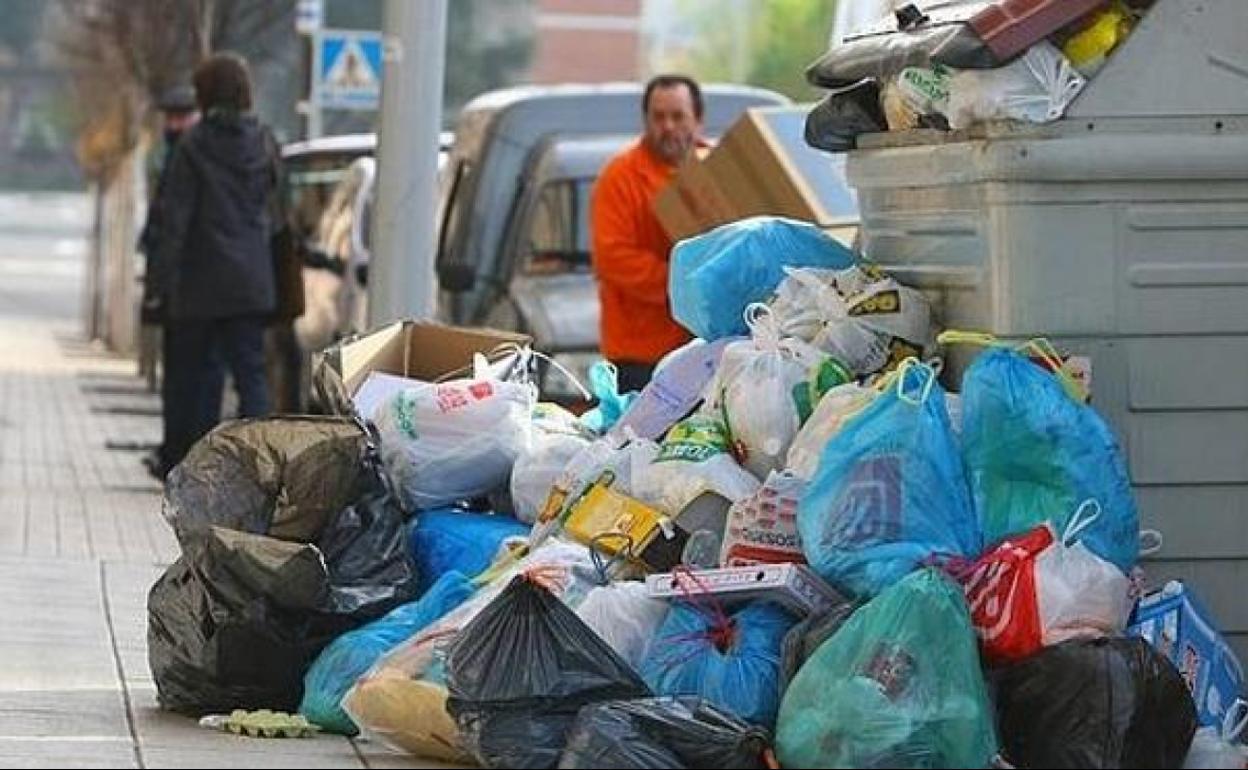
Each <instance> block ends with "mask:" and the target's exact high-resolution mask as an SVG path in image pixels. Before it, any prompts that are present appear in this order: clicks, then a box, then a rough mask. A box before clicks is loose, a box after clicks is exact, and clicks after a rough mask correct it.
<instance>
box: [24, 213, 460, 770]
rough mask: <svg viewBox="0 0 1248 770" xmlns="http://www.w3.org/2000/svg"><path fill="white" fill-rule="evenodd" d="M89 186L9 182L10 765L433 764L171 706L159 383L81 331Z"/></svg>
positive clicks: (170, 542)
mask: <svg viewBox="0 0 1248 770" xmlns="http://www.w3.org/2000/svg"><path fill="white" fill-rule="evenodd" d="M88 212H89V207H88V203H87V200H86V198H85V196H82V197H78V196H73V197H66V196H54V197H25V196H20V197H19V196H10V195H0V767H71V768H77V767H152V768H157V767H259V766H265V767H312V768H320V767H352V768H358V767H382V768H390V767H395V768H397V767H438V766H439V765H431V764H414V763H413V762H412V761H411V760H410V759H409V758H406V757H402V756H398V755H394V754H391V753H390V752H388V751H387V750H386V749H385V748H384V747H381V746H378V745H376V744H370V743H368V742H365V741H349V740H346V739H343V738H336V737H330V736H320V737H317V738H315V739H309V740H267V741H266V740H261V739H250V738H240V737H236V736H231V735H226V734H223V733H217V732H212V731H208V730H205V729H202V728H200V727H198V725H197V724H196V723H195V722H194V720H191V719H188V718H185V717H181V716H177V715H173V714H169V713H166V712H162V711H160V710H159V709H158V708H157V705H156V697H155V696H156V692H155V688H154V686H153V684H152V681H151V676H150V674H149V672H148V667H147V649H146V633H147V615H146V600H147V591H148V589H149V587H150V586H151V584H152V583H153V582H154V581H155V580H156V578H157V577H158V576H159V575H160V574H161V572H162V571H163V569H164V567H165V566H166V565H168V564H169V563H170V562H171V561H172V560H173V559H174V558H176V555H177V544H176V541H175V540H174V538H173V535H172V532H171V531H170V529H169V528H168V526H167V525H166V524H165V522H164V520H163V519H162V518H161V515H160V490H159V487H158V486H157V485H156V484H155V482H153V481H152V480H151V479H150V477H148V476H147V474H146V472H145V471H144V470H143V467H142V465H141V464H140V457H141V456H142V451H141V450H137V449H134V448H129V449H125V448H112V449H110V448H109V447H110V446H114V447H124V446H130V447H135V446H142V445H144V444H152V443H154V442H155V441H156V440H157V439H158V437H159V425H160V423H159V400H158V399H157V398H156V397H155V396H154V395H152V394H150V393H148V392H147V390H146V388H145V386H144V383H143V382H142V380H140V378H139V377H138V376H137V373H136V367H135V364H134V362H133V361H131V360H122V359H118V358H116V357H114V356H111V355H109V354H107V353H106V352H105V351H103V350H101V349H100V348H98V347H95V346H91V345H87V344H85V343H84V342H83V341H82V337H81V333H80V330H81V326H82V325H81V321H80V318H79V313H80V309H79V303H80V301H81V297H82V274H83V270H82V260H83V256H82V255H83V251H84V248H85V246H84V234H85V232H86V215H87V214H88Z"/></svg>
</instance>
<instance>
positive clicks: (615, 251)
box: [590, 75, 703, 392]
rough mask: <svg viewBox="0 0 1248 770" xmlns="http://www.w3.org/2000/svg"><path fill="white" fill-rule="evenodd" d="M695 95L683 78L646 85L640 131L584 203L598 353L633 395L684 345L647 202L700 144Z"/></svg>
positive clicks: (661, 235)
mask: <svg viewBox="0 0 1248 770" xmlns="http://www.w3.org/2000/svg"><path fill="white" fill-rule="evenodd" d="M702 109H703V104H702V90H701V89H700V88H699V87H698V84H697V83H696V82H695V81H694V80H693V79H692V78H688V77H685V76H683V75H660V76H658V77H656V78H654V79H652V80H651V81H650V82H649V83H647V84H646V90H645V95H644V96H642V100H641V110H642V114H643V115H644V117H645V132H644V133H643V134H642V135H641V137H640V138H639V139H638V140H637V141H636V142H634V143H633V144H631V145H629V147H628V148H626V149H625V150H623V151H622V152H621V153H620V154H619V155H616V156H615V157H614V158H612V159H611V161H610V162H609V163H608V164H607V166H606V168H605V169H603V171H602V174H601V176H599V177H598V183H597V185H595V187H594V193H593V199H592V201H591V203H590V226H591V230H592V232H593V247H592V251H593V261H594V272H595V273H596V275H597V278H598V297H599V300H600V303H601V306H602V320H601V322H600V326H599V334H600V337H599V339H600V342H599V347H600V348H601V349H602V354H603V355H604V356H605V357H606V358H607V360H609V361H611V362H612V363H613V364H615V366H616V368H617V369H619V373H620V390H621V392H627V391H629V390H640V389H641V388H642V387H643V386H644V385H645V384H646V383H647V382H648V381H649V380H650V375H651V374H652V373H653V372H654V365H655V364H656V363H658V361H659V359H660V358H662V357H663V355H664V354H666V353H667V352H669V351H671V350H673V349H674V348H677V347H679V346H680V345H682V344H684V343H685V342H687V341H688V340H689V332H688V331H686V330H685V328H684V327H682V326H681V325H680V324H678V323H676V321H675V320H674V319H673V318H672V313H671V308H670V307H669V305H668V298H667V269H668V254H669V252H670V251H671V249H672V241H671V239H670V238H668V237H667V234H666V233H665V232H664V231H663V227H662V225H660V224H659V220H658V218H657V217H656V216H655V214H654V209H653V206H654V199H655V198H656V197H658V194H659V192H660V191H661V190H662V189H663V188H664V187H665V186H666V185H667V183H668V182H669V181H671V178H672V176H673V175H674V174H675V173H676V168H677V167H678V166H679V165H680V164H681V162H682V161H684V160H685V158H687V157H688V156H689V154H690V153H691V152H693V150H694V148H695V147H696V146H697V145H698V144H699V142H701V133H702Z"/></svg>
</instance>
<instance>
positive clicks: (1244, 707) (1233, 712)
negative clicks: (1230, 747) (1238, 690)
mask: <svg viewBox="0 0 1248 770" xmlns="http://www.w3.org/2000/svg"><path fill="white" fill-rule="evenodd" d="M1240 712H1243V716H1238V719H1237V715H1238V714H1239V713H1240ZM1244 728H1248V701H1245V700H1244V699H1243V698H1236V699H1235V702H1234V703H1232V704H1231V707H1230V708H1228V709H1227V710H1226V713H1225V714H1223V715H1222V740H1224V741H1226V742H1227V743H1236V742H1238V741H1239V736H1240V735H1242V734H1243V732H1244Z"/></svg>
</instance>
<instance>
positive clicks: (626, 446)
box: [529, 437, 659, 547]
mask: <svg viewBox="0 0 1248 770" xmlns="http://www.w3.org/2000/svg"><path fill="white" fill-rule="evenodd" d="M658 452H659V445H658V444H656V443H654V442H653V441H646V440H645V439H636V438H633V439H630V440H628V441H626V442H624V443H621V442H619V441H616V440H615V439H613V438H610V437H605V438H600V439H598V440H596V441H591V442H590V443H588V444H586V445H585V446H583V447H582V448H581V449H580V450H579V451H578V452H577V453H576V454H575V455H573V456H572V458H571V459H570V460H568V463H567V465H565V466H564V469H563V472H562V473H560V474H559V475H558V476H557V477H556V478H555V481H554V484H553V485H552V486H551V489H550V493H549V494H548V495H547V496H546V501H545V502H544V503H542V505H541V509H540V510H539V511H538V514H537V522H536V523H535V524H534V525H533V532H532V534H531V535H530V536H529V546H530V547H534V546H537V545H538V544H540V543H542V542H543V541H545V540H546V538H548V537H550V535H552V534H554V533H555V532H557V531H559V529H560V528H561V527H562V525H563V522H562V521H561V520H560V517H561V515H562V514H563V513H566V512H567V511H568V510H569V509H570V507H571V505H572V503H574V502H575V501H576V500H577V498H578V497H579V496H580V494H581V493H582V492H584V491H585V490H587V489H588V488H589V487H590V486H592V485H593V484H594V483H595V482H597V481H599V480H600V479H602V478H603V476H604V474H610V478H611V484H610V486H611V488H612V489H614V490H616V491H617V492H620V493H621V494H624V495H630V496H636V493H635V491H634V486H635V484H634V478H635V476H636V475H637V474H638V469H640V468H643V467H645V466H646V465H648V464H649V463H650V462H651V461H652V460H653V459H654V457H655V455H657V454H658Z"/></svg>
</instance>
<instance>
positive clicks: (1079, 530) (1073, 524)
mask: <svg viewBox="0 0 1248 770" xmlns="http://www.w3.org/2000/svg"><path fill="white" fill-rule="evenodd" d="M1085 511H1086V512H1087V515H1086V516H1085V515H1084V514H1085ZM1101 513H1103V511H1102V509H1101V502H1100V501H1099V500H1097V499H1095V498H1091V497H1090V498H1088V499H1087V500H1084V501H1083V502H1082V503H1080V504H1079V508H1078V509H1077V510H1076V511H1075V515H1073V516H1071V517H1070V521H1068V522H1066V531H1065V532H1063V533H1062V545H1064V546H1066V547H1067V548H1069V547H1070V546H1071V545H1072V544H1074V543H1075V542H1077V541H1078V539H1079V535H1081V534H1083V531H1084V530H1085V529H1087V528H1088V527H1090V526H1092V525H1093V524H1095V523H1096V520H1097V519H1099V518H1101Z"/></svg>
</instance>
